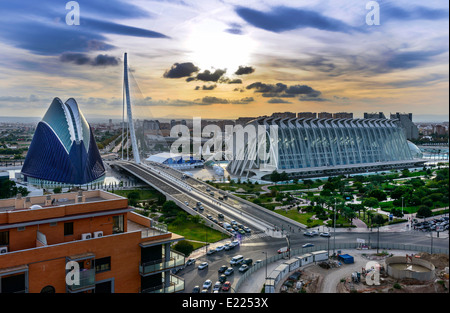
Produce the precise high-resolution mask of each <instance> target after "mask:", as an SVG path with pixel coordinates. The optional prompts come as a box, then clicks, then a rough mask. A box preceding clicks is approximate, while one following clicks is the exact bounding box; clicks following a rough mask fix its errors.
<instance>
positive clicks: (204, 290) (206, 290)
mask: <svg viewBox="0 0 450 313" xmlns="http://www.w3.org/2000/svg"><path fill="white" fill-rule="evenodd" d="M208 292H209V290H208V289H204V288H203V289H202V291H201V292H200V293H208Z"/></svg>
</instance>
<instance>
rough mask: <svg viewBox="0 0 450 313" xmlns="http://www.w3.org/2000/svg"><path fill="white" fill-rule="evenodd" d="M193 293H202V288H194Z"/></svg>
mask: <svg viewBox="0 0 450 313" xmlns="http://www.w3.org/2000/svg"><path fill="white" fill-rule="evenodd" d="M192 293H200V286H195V287H194V288H192Z"/></svg>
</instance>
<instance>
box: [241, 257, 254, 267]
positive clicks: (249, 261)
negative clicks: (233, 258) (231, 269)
mask: <svg viewBox="0 0 450 313" xmlns="http://www.w3.org/2000/svg"><path fill="white" fill-rule="evenodd" d="M252 263H253V260H252V259H250V258H247V259H245V260H244V261H242V264H247V265H248V266H250V265H252Z"/></svg>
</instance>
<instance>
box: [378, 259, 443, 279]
mask: <svg viewBox="0 0 450 313" xmlns="http://www.w3.org/2000/svg"><path fill="white" fill-rule="evenodd" d="M405 263H406V258H405V257H401V256H393V257H390V258H387V259H386V260H385V264H386V271H387V273H388V275H389V276H391V277H394V278H397V279H402V278H413V279H417V280H424V281H425V280H431V279H433V278H434V277H435V267H434V265H433V264H432V263H430V262H428V261H425V260H420V259H416V258H413V259H412V260H411V263H410V264H415V265H420V266H423V267H425V268H428V269H429V270H430V271H429V272H414V271H408V270H398V269H395V268H393V267H392V266H390V265H391V264H405Z"/></svg>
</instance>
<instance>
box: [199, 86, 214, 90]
mask: <svg viewBox="0 0 450 313" xmlns="http://www.w3.org/2000/svg"><path fill="white" fill-rule="evenodd" d="M216 87H217V85H209V86H206V85H203V86H202V87H200V86H196V87H195V90H200V89H201V90H213V89H215V88H216Z"/></svg>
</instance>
